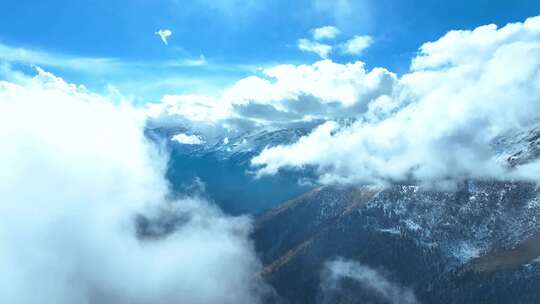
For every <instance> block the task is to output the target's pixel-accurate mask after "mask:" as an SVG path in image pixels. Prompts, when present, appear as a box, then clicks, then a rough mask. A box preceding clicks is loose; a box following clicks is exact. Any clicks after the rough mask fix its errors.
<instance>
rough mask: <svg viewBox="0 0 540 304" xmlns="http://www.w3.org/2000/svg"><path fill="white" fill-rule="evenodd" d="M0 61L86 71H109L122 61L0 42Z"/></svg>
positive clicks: (119, 65) (118, 66)
mask: <svg viewBox="0 0 540 304" xmlns="http://www.w3.org/2000/svg"><path fill="white" fill-rule="evenodd" d="M0 62H8V63H23V64H29V65H39V66H48V67H55V68H62V69H68V70H79V71H84V72H88V73H101V72H104V71H107V72H111V71H114V70H117V69H119V68H121V67H122V65H123V63H122V62H121V61H119V60H117V59H114V58H93V57H76V56H68V55H64V54H54V53H48V52H43V51H39V50H34V49H27V48H20V47H13V46H9V45H5V44H0Z"/></svg>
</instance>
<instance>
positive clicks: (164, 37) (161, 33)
mask: <svg viewBox="0 0 540 304" xmlns="http://www.w3.org/2000/svg"><path fill="white" fill-rule="evenodd" d="M155 34H156V35H158V36H159V38H161V41H163V43H164V44H169V42H168V40H167V39H169V37H170V36H171V35H172V31H171V30H159V31H157V32H155Z"/></svg>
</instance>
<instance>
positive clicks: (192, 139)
mask: <svg viewBox="0 0 540 304" xmlns="http://www.w3.org/2000/svg"><path fill="white" fill-rule="evenodd" d="M171 140H174V141H176V142H177V143H180V144H184V145H202V144H204V141H203V140H202V139H201V138H200V137H199V136H197V135H187V134H184V133H179V134H176V135H175V136H173V137H172V138H171Z"/></svg>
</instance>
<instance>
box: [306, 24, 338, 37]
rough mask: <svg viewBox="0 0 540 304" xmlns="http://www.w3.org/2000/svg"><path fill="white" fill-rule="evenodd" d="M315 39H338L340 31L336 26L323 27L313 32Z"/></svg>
mask: <svg viewBox="0 0 540 304" xmlns="http://www.w3.org/2000/svg"><path fill="white" fill-rule="evenodd" d="M312 33H313V39H315V40H324V39H334V38H336V37H337V36H338V35H339V33H340V31H339V29H338V28H337V27H334V26H330V25H327V26H323V27H319V28H316V29H313V30H312Z"/></svg>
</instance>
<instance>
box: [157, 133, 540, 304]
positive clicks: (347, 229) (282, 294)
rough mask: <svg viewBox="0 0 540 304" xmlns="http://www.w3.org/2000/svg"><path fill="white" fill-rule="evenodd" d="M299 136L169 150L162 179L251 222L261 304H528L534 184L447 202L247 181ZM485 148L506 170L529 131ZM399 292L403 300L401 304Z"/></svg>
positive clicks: (537, 248) (530, 140) (537, 210)
mask: <svg viewBox="0 0 540 304" xmlns="http://www.w3.org/2000/svg"><path fill="white" fill-rule="evenodd" d="M310 130H311V128H303V129H302V128H300V129H284V130H277V131H272V132H267V131H262V132H257V133H255V134H248V135H243V136H239V137H238V138H233V139H229V140H228V142H227V143H223V142H222V140H220V141H216V142H215V143H214V144H213V145H203V146H191V145H177V144H174V143H173V144H172V145H171V144H170V143H169V144H170V147H171V148H170V149H171V151H172V156H171V161H170V166H169V172H168V177H169V179H170V181H171V183H172V184H173V186H174V188H175V189H176V190H177V191H182V189H183V188H182V187H185V185H186V184H189V181H190V180H193V178H195V177H198V178H200V180H201V181H202V182H204V184H205V185H206V191H207V194H208V195H209V196H210V197H212V198H213V199H214V200H215V201H216V203H217V204H218V205H220V206H221V208H223V209H224V210H225V212H227V213H232V214H241V213H252V214H258V215H257V216H256V217H255V223H254V229H253V232H252V238H253V240H254V244H255V247H256V250H257V253H258V255H259V257H260V259H261V261H262V263H263V265H264V270H263V272H262V274H261V275H262V276H263V277H264V278H265V280H266V281H267V282H269V283H270V284H271V285H272V286H273V288H274V289H275V292H276V294H277V298H273V299H272V300H269V302H279V303H501V304H503V303H504V304H506V303H538V299H540V289H539V288H538V286H540V263H539V262H538V261H540V259H539V257H540V218H538V216H540V189H539V188H538V186H537V185H536V184H534V183H530V182H519V181H507V182H505V181H493V180H465V181H461V182H459V183H458V184H457V189H455V190H452V191H441V190H437V189H428V188H423V187H420V186H417V185H410V184H407V185H400V184H394V185H390V186H386V187H382V186H368V185H356V186H355V185H350V186H340V185H336V186H323V187H315V186H314V184H312V183H302V182H299V181H301V180H304V179H307V180H313V175H309V174H306V173H305V172H303V173H299V172H294V171H291V172H282V174H280V175H277V176H273V177H266V178H262V179H254V178H253V176H252V175H250V174H249V173H248V172H249V171H250V170H251V169H252V168H250V166H249V160H250V159H251V158H252V157H253V156H255V155H257V153H259V152H260V151H262V149H264V148H265V147H267V146H275V145H278V144H287V143H291V142H294V141H296V140H298V138H299V137H301V136H303V135H305V134H307V133H309V132H310ZM178 131H179V130H174V132H178ZM152 132H153V133H154V134H158V133H159V134H160V136H163V134H164V130H152ZM168 132H171V131H170V130H169V131H168ZM171 135H172V133H169V134H167V136H168V137H170V136H171ZM494 148H495V149H497V150H498V151H499V152H500V155H501V158H502V161H504V162H506V163H507V164H508V166H510V167H511V166H517V165H521V164H526V163H528V162H531V161H534V160H537V159H538V157H539V156H540V128H533V129H532V130H528V131H527V132H520V133H518V134H512V135H511V136H507V137H503V138H498V139H497V140H496V141H495V142H494ZM283 201H284V203H280V202H283ZM262 210H266V211H264V212H261V211H262ZM336 260H345V261H353V262H355V263H360V264H361V265H363V266H362V267H357V268H358V269H364V274H360V275H353V274H352V273H348V272H345V273H346V274H347V273H348V275H344V276H341V277H339V276H337V277H336V276H335V274H331V273H330V274H329V266H328V265H329V263H331V262H332V261H336ZM365 269H369V271H367V272H365ZM348 271H349V270H348ZM374 273H376V274H377V276H375V275H373V274H374ZM368 274H370V275H368ZM379 275H380V276H379ZM381 278H384V280H383V279H381ZM386 280H388V281H386ZM329 281H331V282H332V283H331V284H330V285H329V283H328V282H329ZM381 281H382V282H383V283H381ZM389 282H392V284H394V285H391V284H390V283H389ZM400 290H406V291H407V292H410V297H408V298H407V299H408V300H407V299H405V298H404V296H403V295H402V294H403V293H402V292H400ZM400 299H401V300H400Z"/></svg>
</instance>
